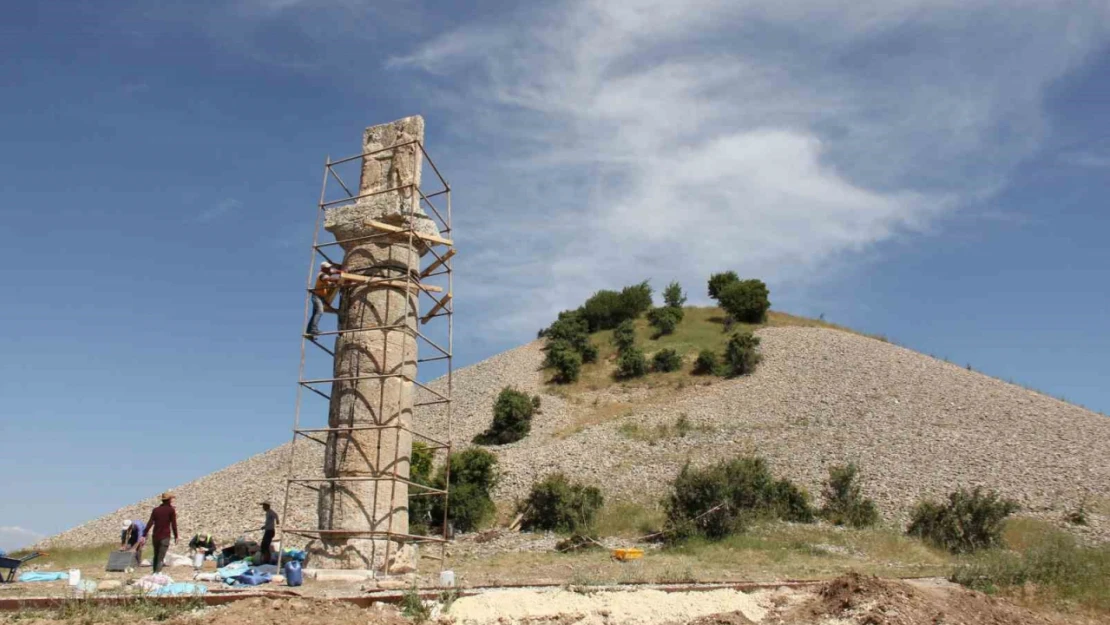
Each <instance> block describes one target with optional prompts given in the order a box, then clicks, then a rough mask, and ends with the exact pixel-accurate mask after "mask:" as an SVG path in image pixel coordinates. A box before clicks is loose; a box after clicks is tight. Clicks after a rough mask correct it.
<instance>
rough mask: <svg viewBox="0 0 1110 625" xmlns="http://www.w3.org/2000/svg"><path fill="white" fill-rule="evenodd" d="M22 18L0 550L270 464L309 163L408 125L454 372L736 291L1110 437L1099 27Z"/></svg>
mask: <svg viewBox="0 0 1110 625" xmlns="http://www.w3.org/2000/svg"><path fill="white" fill-rule="evenodd" d="M18 4H19V6H13V7H12V8H9V9H8V11H7V12H6V14H5V20H4V21H3V24H0V34H2V35H3V36H2V37H0V51H2V53H3V58H4V59H5V61H4V63H3V65H2V66H0V80H2V84H3V85H4V86H5V89H4V97H3V98H2V99H0V133H2V137H3V141H2V142H0V210H2V211H3V224H4V227H3V228H2V229H0V276H2V277H3V282H4V284H5V285H6V287H7V288H5V289H3V294H2V295H0V298H3V299H2V305H3V310H4V311H5V314H4V321H5V323H4V324H3V329H0V353H2V354H3V358H0V368H2V370H0V396H2V397H3V402H0V441H2V442H3V444H4V449H5V466H7V467H9V468H10V467H16V468H17V470H16V471H15V473H14V476H15V477H14V479H6V480H4V481H3V482H2V483H0V501H2V502H3V506H2V507H3V509H4V515H3V518H2V519H0V524H3V527H0V548H4V547H11V546H13V545H15V544H19V543H24V542H27V541H28V540H30V539H32V538H33V536H34V534H35V533H40V534H45V533H50V532H55V531H59V530H62V529H64V528H66V527H68V526H71V525H73V524H75V523H78V522H80V521H82V520H84V519H87V518H90V517H92V516H95V515H98V514H101V513H104V512H107V511H110V510H113V509H115V508H117V507H119V506H121V505H124V504H127V503H130V502H133V501H135V500H137V499H139V498H142V497H147V496H151V495H153V494H156V493H157V492H159V491H161V490H163V489H165V488H166V487H169V486H173V485H177V484H180V483H183V482H186V481H189V480H191V479H193V478H195V477H198V476H200V475H203V474H206V473H208V472H210V471H213V470H215V469H218V468H221V467H223V466H226V465H228V464H230V463H233V462H235V461H237V460H240V459H242V458H244V457H246V456H248V455H250V454H253V453H257V452H260V451H263V450H265V449H268V448H270V447H272V446H275V445H278V444H280V443H282V442H284V441H286V440H287V439H288V437H289V427H290V422H291V416H292V409H293V400H294V391H295V386H294V381H295V379H296V375H297V358H298V334H299V332H300V324H301V320H302V314H303V313H302V305H303V299H302V294H303V292H302V291H301V289H302V287H303V282H304V278H305V273H306V270H307V267H306V262H307V259H308V250H307V248H308V245H309V243H310V241H311V228H312V223H313V219H314V216H313V210H314V204H315V201H316V196H317V194H318V187H319V180H320V175H321V163H322V162H323V159H324V157H325V156H326V155H328V154H331V155H332V156H339V155H348V154H351V153H354V152H356V151H357V150H358V147H359V138H360V133H361V130H362V128H363V127H364V126H367V125H371V124H375V123H382V122H386V121H391V120H393V119H397V118H399V117H403V116H406V115H410V114H415V113H419V114H423V115H424V116H425V118H426V120H427V144H428V148H429V150H430V152H431V153H432V155H433V156H434V157H435V158H436V160H437V163H438V164H440V165H441V167H442V169H443V170H444V172H445V173H446V175H447V177H448V178H449V179H450V180H451V182H452V185H453V187H454V207H455V214H456V218H457V219H456V224H457V236H456V239H457V241H458V244H459V246H460V252H461V253H460V256H459V260H458V262H457V266H456V267H457V271H458V275H459V284H458V288H457V289H456V293H457V295H458V300H457V301H458V307H457V311H458V315H457V318H456V329H457V337H456V347H457V349H456V352H457V355H458V356H459V363H460V364H466V363H470V362H474V361H477V360H480V359H481V358H483V357H486V356H488V355H491V354H494V353H496V352H498V351H500V350H502V349H504V348H506V347H510V346H513V345H516V344H519V343H521V342H524V341H526V340H528V339H530V338H532V337H533V336H534V335H535V331H536V329H537V328H539V327H541V326H542V325H545V324H546V322H548V321H549V320H550V318H551V317H552V316H553V315H554V313H555V312H557V311H558V310H560V309H563V308H569V307H572V306H574V305H576V304H577V303H578V302H580V301H581V300H582V299H583V298H584V297H586V296H587V295H588V294H589V293H590V292H592V291H593V290H596V289H598V288H603V287H612V286H619V285H621V284H625V283H631V282H633V281H639V280H642V279H644V278H650V279H651V280H652V282H653V284H655V285H656V286H657V287H658V286H660V285H663V284H665V283H666V282H668V281H670V280H672V279H678V280H680V281H681V282H682V283H683V285H684V286H686V287H687V289H688V291H689V292H690V293H691V295H692V296H693V297H692V300H693V302H694V303H704V302H705V295H704V286H703V285H704V280H705V277H706V276H707V275H708V273H710V272H711V271H716V270H721V269H725V268H732V269H735V270H737V271H738V272H739V273H741V274H743V275H746V276H758V277H763V278H764V279H766V280H767V281H768V282H769V283H770V285H771V289H772V300H773V302H774V303H775V305H776V307H777V308H779V309H782V310H787V311H791V312H795V313H799V314H808V315H813V316H816V315H819V314H824V315H825V316H826V318H827V319H829V320H832V321H836V322H839V323H843V324H846V325H849V326H852V327H854V328H858V329H860V330H864V331H868V332H873V333H880V334H885V335H887V336H889V337H890V338H891V339H893V340H895V341H897V342H899V343H902V344H904V345H907V346H909V347H912V348H915V349H919V350H921V351H925V352H928V353H931V354H934V355H937V356H940V357H945V358H948V359H950V360H952V361H954V362H957V363H960V364H964V363H969V364H971V365H972V366H973V367H974V368H976V369H978V370H981V371H984V372H986V373H989V374H991V375H995V376H998V377H1001V378H1004V379H1012V380H1014V381H1016V382H1019V383H1022V384H1025V385H1029V386H1032V387H1035V388H1038V389H1042V390H1044V391H1046V392H1049V393H1051V394H1054V395H1057V396H1063V397H1066V398H1067V399H1068V400H1070V401H1074V402H1077V403H1081V404H1083V405H1085V406H1088V407H1090V408H1092V409H1095V410H1099V411H1102V412H1106V411H1108V410H1110V389H1108V388H1107V386H1106V384H1105V380H1106V378H1107V376H1108V374H1110V365H1108V364H1107V360H1106V355H1107V353H1110V338H1108V336H1110V334H1108V333H1107V332H1106V331H1105V319H1106V318H1107V313H1108V312H1110V311H1108V308H1110V295H1108V292H1110V290H1108V289H1107V288H1106V285H1107V284H1108V282H1110V262H1108V258H1107V252H1106V247H1105V238H1106V232H1107V227H1106V226H1107V217H1108V213H1107V207H1106V201H1107V198H1108V197H1110V130H1108V126H1107V124H1106V111H1107V110H1110V87H1107V85H1110V55H1108V54H1107V52H1108V50H1110V7H1108V5H1107V3H1105V2H1048V1H1040V2H1031V1H1030V2H1016V3H1008V4H1007V6H1005V7H1000V6H999V5H998V3H993V2H986V1H978V0H961V1H960V2H955V1H948V0H887V1H885V2H882V3H859V2H854V1H848V0H822V1H820V2H800V1H795V0H774V1H771V0H766V1H764V0H750V1H745V2H735V1H732V0H687V1H685V2H681V3H679V2H662V1H660V0H627V1H624V2H621V3H620V8H617V3H605V2H601V1H600V0H597V1H590V0H570V1H567V0H560V1H557V2H551V3H545V4H544V6H543V8H540V9H537V8H524V7H523V6H514V5H512V4H508V3H497V2H476V3H455V2H452V3H439V2H420V1H413V2H407V3H403V4H401V3H388V4H387V3H366V2H355V1H353V0H235V1H231V2H197V3H171V2H151V1H144V2H128V1H119V2H111V3H109V2H101V3H89V2H49V3H46V2H39V3H35V2H26V3H18ZM9 475H12V474H11V473H9Z"/></svg>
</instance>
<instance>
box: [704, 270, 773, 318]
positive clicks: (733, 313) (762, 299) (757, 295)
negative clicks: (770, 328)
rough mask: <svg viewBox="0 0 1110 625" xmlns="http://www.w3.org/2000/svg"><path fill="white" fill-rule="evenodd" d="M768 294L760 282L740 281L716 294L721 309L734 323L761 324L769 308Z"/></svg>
mask: <svg viewBox="0 0 1110 625" xmlns="http://www.w3.org/2000/svg"><path fill="white" fill-rule="evenodd" d="M769 295H770V292H769V291H768V290H767V285H766V284H764V283H763V281H762V280H740V281H737V282H732V283H730V284H728V285H726V286H725V287H724V288H723V289H722V290H721V291H720V293H719V294H718V297H717V301H719V302H720V303H721V308H724V309H725V312H727V313H728V314H729V316H730V317H732V318H733V319H735V320H736V321H740V322H743V323H763V322H764V321H765V320H766V318H767V309H769V308H770V307H771V301H770V300H769V299H768V296H769Z"/></svg>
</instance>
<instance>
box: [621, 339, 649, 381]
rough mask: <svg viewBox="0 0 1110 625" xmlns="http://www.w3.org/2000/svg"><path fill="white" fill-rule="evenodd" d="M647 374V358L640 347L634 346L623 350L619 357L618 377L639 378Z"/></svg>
mask: <svg viewBox="0 0 1110 625" xmlns="http://www.w3.org/2000/svg"><path fill="white" fill-rule="evenodd" d="M645 374H647V358H644V351H643V350H642V349H640V348H639V347H636V346H632V347H629V348H628V349H626V350H624V351H622V352H621V354H620V356H619V357H618V358H617V377H618V378H626V379H627V378H638V377H641V376H643V375H645Z"/></svg>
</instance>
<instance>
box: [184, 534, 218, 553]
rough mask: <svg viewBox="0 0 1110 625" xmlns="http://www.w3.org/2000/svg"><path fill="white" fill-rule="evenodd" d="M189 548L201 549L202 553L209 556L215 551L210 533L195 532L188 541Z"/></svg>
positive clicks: (213, 540)
mask: <svg viewBox="0 0 1110 625" xmlns="http://www.w3.org/2000/svg"><path fill="white" fill-rule="evenodd" d="M189 549H191V550H193V551H202V552H204V555H206V556H210V555H212V554H214V553H216V541H215V539H213V538H212V535H211V534H197V535H196V536H193V538H192V540H190V541H189Z"/></svg>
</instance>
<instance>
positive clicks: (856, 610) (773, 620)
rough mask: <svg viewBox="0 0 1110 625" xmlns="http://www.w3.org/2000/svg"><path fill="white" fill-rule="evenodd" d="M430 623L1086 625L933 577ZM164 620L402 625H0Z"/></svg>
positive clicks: (518, 600)
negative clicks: (158, 624)
mask: <svg viewBox="0 0 1110 625" xmlns="http://www.w3.org/2000/svg"><path fill="white" fill-rule="evenodd" d="M428 607H429V608H430V614H431V617H430V618H431V622H432V623H434V624H435V625H750V624H759V625H957V624H958V625H1093V624H1095V623H1100V622H1106V621H1099V620H1097V619H1094V618H1091V617H1082V616H1064V615H1059V614H1043V613H1037V612H1033V611H1031V610H1028V609H1025V608H1022V607H1019V606H1016V605H1014V604H1012V603H1010V602H1008V601H1006V600H1002V599H996V598H993V597H989V596H987V595H984V594H982V593H978V592H973V591H970V590H966V589H964V588H962V587H959V586H955V585H953V584H949V583H947V582H944V581H941V580H914V581H897V580H884V579H879V578H876V577H870V576H864V575H858V574H850V575H845V576H841V577H839V578H837V579H835V580H832V581H830V582H826V583H824V584H820V585H813V586H804V587H785V586H784V587H779V588H770V589H764V590H757V591H752V592H741V591H737V590H732V589H727V588H714V589H711V590H691V591H681V592H664V591H662V590H659V589H650V588H646V589H645V588H635V589H633V588H618V589H601V588H597V587H589V586H567V587H557V588H543V589H538V588H531V589H527V588H515V589H499V590H491V591H486V592H482V593H480V594H478V595H474V596H467V597H461V598H458V599H456V600H455V601H454V602H453V603H451V604H449V605H443V604H439V603H435V602H429V605H428ZM154 622H163V623H170V624H171V625H320V624H328V625H407V624H408V623H411V621H410V620H407V619H405V618H404V617H403V616H401V615H400V613H399V612H398V610H397V608H395V607H393V606H383V605H381V604H375V605H374V606H372V607H370V608H359V607H356V606H354V605H352V604H348V603H343V602H339V601H329V600H326V599H318V598H289V599H268V598H252V599H247V600H243V601H240V602H236V603H232V604H229V605H226V606H222V607H213V608H204V607H201V606H193V607H191V608H190V609H187V610H185V611H181V610H180V609H179V610H178V613H175V614H167V613H165V612H158V611H153V612H152V611H151V610H150V607H149V606H147V607H146V608H145V609H137V608H132V609H121V608H112V609H107V608H92V607H89V606H87V605H82V604H80V603H79V602H72V603H71V604H70V605H68V606H67V607H66V608H65V609H64V610H61V611H59V610H54V611H25V612H21V613H0V624H3V625H7V624H11V623H20V624H21V625H22V624H30V625H62V624H66V625H73V624H77V623H81V624H82V625H84V624H89V625H92V624H94V623H120V624H121V625H139V624H141V623H154Z"/></svg>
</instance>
